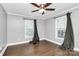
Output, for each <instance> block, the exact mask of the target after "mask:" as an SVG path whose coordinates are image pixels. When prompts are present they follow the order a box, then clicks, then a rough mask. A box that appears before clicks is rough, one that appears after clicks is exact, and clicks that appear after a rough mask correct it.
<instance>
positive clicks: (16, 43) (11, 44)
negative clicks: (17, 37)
mask: <svg viewBox="0 0 79 59" xmlns="http://www.w3.org/2000/svg"><path fill="white" fill-rule="evenodd" d="M28 42H29V41H22V42H15V43H9V44H7V46H13V45H19V44H24V43H28Z"/></svg>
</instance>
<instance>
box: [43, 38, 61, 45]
mask: <svg viewBox="0 0 79 59" xmlns="http://www.w3.org/2000/svg"><path fill="white" fill-rule="evenodd" d="M45 40H47V41H50V42H52V43H55V44H58V45H61V43H59V42H56V41H53V40H49V39H46V38H45Z"/></svg>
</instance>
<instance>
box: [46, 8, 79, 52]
mask: <svg viewBox="0 0 79 59" xmlns="http://www.w3.org/2000/svg"><path fill="white" fill-rule="evenodd" d="M71 12H72V14H71V19H72V26H73V32H74V43H75V47H74V48H75V49H76V50H78V51H79V8H77V9H75V10H73V11H71ZM46 38H47V39H48V40H51V41H53V42H55V43H58V44H60V45H61V44H62V43H63V41H62V40H60V39H55V19H49V20H46Z"/></svg>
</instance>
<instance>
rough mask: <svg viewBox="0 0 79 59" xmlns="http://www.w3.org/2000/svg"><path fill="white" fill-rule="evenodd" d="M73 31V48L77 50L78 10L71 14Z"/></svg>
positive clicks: (78, 43)
mask: <svg viewBox="0 0 79 59" xmlns="http://www.w3.org/2000/svg"><path fill="white" fill-rule="evenodd" d="M71 19H72V24H73V30H74V41H75V48H76V49H79V8H77V9H75V10H74V11H73V13H72V14H71Z"/></svg>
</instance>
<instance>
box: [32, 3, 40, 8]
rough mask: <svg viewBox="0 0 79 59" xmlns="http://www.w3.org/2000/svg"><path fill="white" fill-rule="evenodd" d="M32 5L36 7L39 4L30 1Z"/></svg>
mask: <svg viewBox="0 0 79 59" xmlns="http://www.w3.org/2000/svg"><path fill="white" fill-rule="evenodd" d="M31 4H32V5H33V6H36V7H38V8H39V7H40V6H39V5H37V4H36V3H31Z"/></svg>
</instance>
